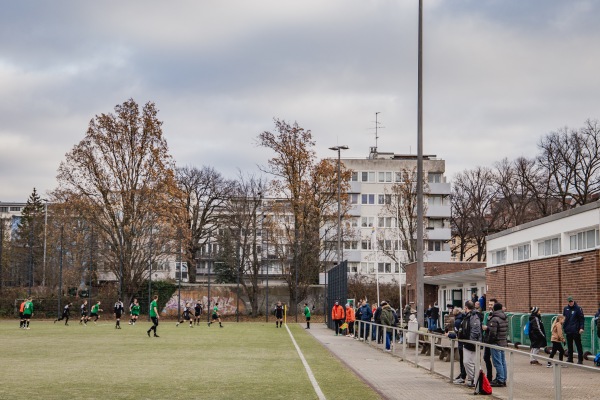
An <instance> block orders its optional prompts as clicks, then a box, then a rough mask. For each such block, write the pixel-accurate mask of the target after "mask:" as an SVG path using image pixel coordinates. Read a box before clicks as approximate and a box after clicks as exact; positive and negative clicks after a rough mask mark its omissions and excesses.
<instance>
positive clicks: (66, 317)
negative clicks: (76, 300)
mask: <svg viewBox="0 0 600 400" xmlns="http://www.w3.org/2000/svg"><path fill="white" fill-rule="evenodd" d="M72 305H73V303H68V304H67V305H66V306H65V307H64V308H63V312H62V316H61V317H60V318H57V319H55V320H54V323H57V322H58V321H62V320H63V319H64V320H65V325H69V317H70V316H71V306H72Z"/></svg>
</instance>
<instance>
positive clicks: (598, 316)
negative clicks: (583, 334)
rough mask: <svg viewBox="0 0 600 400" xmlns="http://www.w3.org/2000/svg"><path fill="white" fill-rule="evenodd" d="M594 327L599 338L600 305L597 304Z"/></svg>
mask: <svg viewBox="0 0 600 400" xmlns="http://www.w3.org/2000/svg"><path fill="white" fill-rule="evenodd" d="M594 325H595V326H596V335H597V336H598V337H599V338H600V303H598V311H596V315H594Z"/></svg>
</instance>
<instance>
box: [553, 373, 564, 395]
mask: <svg viewBox="0 0 600 400" xmlns="http://www.w3.org/2000/svg"><path fill="white" fill-rule="evenodd" d="M560 368H561V365H560V364H554V368H553V371H554V400H560V399H561V398H562V383H561V381H560V378H561V371H560Z"/></svg>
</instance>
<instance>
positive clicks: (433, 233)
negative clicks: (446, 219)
mask: <svg viewBox="0 0 600 400" xmlns="http://www.w3.org/2000/svg"><path fill="white" fill-rule="evenodd" d="M426 235H427V239H429V240H450V238H451V237H452V232H451V230H450V228H435V229H427V231H426Z"/></svg>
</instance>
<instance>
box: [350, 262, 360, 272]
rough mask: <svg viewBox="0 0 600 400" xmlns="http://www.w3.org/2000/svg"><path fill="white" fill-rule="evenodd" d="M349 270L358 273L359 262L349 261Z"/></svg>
mask: <svg viewBox="0 0 600 400" xmlns="http://www.w3.org/2000/svg"><path fill="white" fill-rule="evenodd" d="M348 272H351V273H357V272H358V263H357V262H349V263H348Z"/></svg>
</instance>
